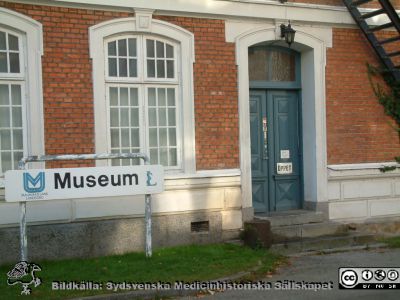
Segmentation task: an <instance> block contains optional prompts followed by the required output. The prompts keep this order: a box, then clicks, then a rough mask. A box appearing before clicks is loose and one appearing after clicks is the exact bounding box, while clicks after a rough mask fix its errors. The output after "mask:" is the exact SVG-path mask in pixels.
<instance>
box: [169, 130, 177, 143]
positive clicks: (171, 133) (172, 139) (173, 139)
mask: <svg viewBox="0 0 400 300" xmlns="http://www.w3.org/2000/svg"><path fill="white" fill-rule="evenodd" d="M168 135H169V146H176V129H175V128H169V129H168Z"/></svg>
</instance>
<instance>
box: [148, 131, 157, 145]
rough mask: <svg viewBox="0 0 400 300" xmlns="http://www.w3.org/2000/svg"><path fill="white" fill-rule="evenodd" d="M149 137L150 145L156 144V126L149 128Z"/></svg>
mask: <svg viewBox="0 0 400 300" xmlns="http://www.w3.org/2000/svg"><path fill="white" fill-rule="evenodd" d="M149 139H150V147H157V146H158V138H157V128H150V129H149Z"/></svg>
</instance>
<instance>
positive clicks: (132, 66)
mask: <svg viewBox="0 0 400 300" xmlns="http://www.w3.org/2000/svg"><path fill="white" fill-rule="evenodd" d="M129 77H137V60H136V59H129Z"/></svg>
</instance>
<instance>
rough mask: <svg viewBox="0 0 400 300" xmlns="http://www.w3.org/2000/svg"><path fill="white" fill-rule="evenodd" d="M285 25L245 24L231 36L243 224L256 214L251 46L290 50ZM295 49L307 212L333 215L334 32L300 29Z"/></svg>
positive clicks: (312, 28) (305, 206)
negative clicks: (330, 82) (329, 134)
mask: <svg viewBox="0 0 400 300" xmlns="http://www.w3.org/2000/svg"><path fill="white" fill-rule="evenodd" d="M279 26H280V23H279V22H277V23H275V24H264V25H259V26H257V25H255V26H253V27H252V28H250V29H249V27H245V26H243V28H241V30H236V31H235V32H232V33H231V34H230V35H229V39H230V40H232V42H233V41H234V42H235V45H236V63H237V66H238V89H239V90H238V92H239V135H240V169H241V174H242V176H241V186H242V211H243V220H244V221H246V220H251V219H252V218H253V216H254V209H253V207H252V188H251V154H250V147H249V145H250V122H249V73H248V65H249V64H248V48H249V47H250V46H252V45H256V44H259V43H262V42H264V43H274V44H275V45H281V46H287V45H286V44H285V42H284V41H281V38H280V28H279ZM296 30H297V31H296V40H295V42H294V43H293V44H292V49H294V50H296V51H298V52H299V53H301V73H302V83H301V85H302V86H301V97H302V103H303V108H302V117H303V121H302V128H303V162H304V165H303V180H304V183H303V187H304V202H303V203H304V209H310V210H317V211H322V212H324V213H326V214H328V213H329V212H328V176H327V175H328V174H327V151H326V107H325V65H326V51H327V48H329V47H332V31H331V30H328V29H326V28H314V27H310V26H306V25H305V26H304V27H299V28H296Z"/></svg>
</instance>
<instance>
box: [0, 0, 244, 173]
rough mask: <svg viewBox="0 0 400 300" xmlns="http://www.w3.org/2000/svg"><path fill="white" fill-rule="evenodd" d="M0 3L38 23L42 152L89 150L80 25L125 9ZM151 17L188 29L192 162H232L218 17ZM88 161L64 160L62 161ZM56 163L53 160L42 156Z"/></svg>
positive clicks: (226, 70) (231, 71)
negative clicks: (192, 58) (191, 37)
mask: <svg viewBox="0 0 400 300" xmlns="http://www.w3.org/2000/svg"><path fill="white" fill-rule="evenodd" d="M0 6H2V7H6V8H9V9H12V10H15V11H17V12H20V13H22V14H24V15H27V16H29V17H31V18H33V19H35V20H37V21H39V22H40V23H42V24H43V35H44V37H43V38H44V55H43V57H42V65H43V96H44V111H45V117H44V118H45V148H46V154H61V153H93V152H94V151H95V149H94V116H93V91H92V79H91V78H92V66H91V61H90V59H89V39H88V28H89V27H90V26H92V25H94V24H97V23H100V22H103V21H105V20H109V19H113V18H119V17H127V16H129V15H130V14H128V13H116V12H105V11H95V10H84V9H69V8H59V7H50V6H36V5H25V4H14V3H8V2H2V1H0ZM159 18H161V19H164V20H166V21H168V22H171V23H175V24H177V25H179V26H182V27H183V28H186V29H187V30H189V31H192V32H193V33H194V34H195V39H196V49H195V51H196V64H195V67H194V79H195V83H194V86H195V118H196V157H197V168H198V169H222V168H237V167H239V142H238V105H237V102H238V101H237V87H236V86H237V84H236V82H237V80H236V66H235V61H234V57H235V55H234V45H233V44H230V43H225V32H224V30H225V26H224V21H221V20H207V19H194V18H181V17H179V18H178V17H164V18H162V17H159ZM183 63H185V62H183ZM184 101H185V99H184ZM91 164H92V163H90V162H89V163H88V162H78V163H71V162H69V163H64V164H62V166H68V167H71V166H77V165H91ZM56 165H57V166H59V165H61V164H60V163H57V164H54V163H53V164H48V166H56Z"/></svg>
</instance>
